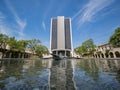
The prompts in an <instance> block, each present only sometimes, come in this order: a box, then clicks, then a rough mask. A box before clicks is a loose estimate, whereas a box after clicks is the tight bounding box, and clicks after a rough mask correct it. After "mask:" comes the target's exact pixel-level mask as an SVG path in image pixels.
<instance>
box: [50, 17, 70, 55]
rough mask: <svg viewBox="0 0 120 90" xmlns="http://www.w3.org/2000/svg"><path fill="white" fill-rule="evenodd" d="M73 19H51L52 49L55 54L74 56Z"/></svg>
mask: <svg viewBox="0 0 120 90" xmlns="http://www.w3.org/2000/svg"><path fill="white" fill-rule="evenodd" d="M71 31H72V30H71V19H70V18H64V16H58V17H57V18H52V19H51V35H50V49H51V52H52V53H53V54H56V55H59V56H64V57H70V56H71V55H72V34H71Z"/></svg>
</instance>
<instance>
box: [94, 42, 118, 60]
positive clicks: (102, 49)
mask: <svg viewBox="0 0 120 90" xmlns="http://www.w3.org/2000/svg"><path fill="white" fill-rule="evenodd" d="M93 56H94V57H95V58H120V47H118V48H114V47H112V45H110V44H109V43H108V42H107V43H103V44H100V45H98V46H97V47H96V52H95V53H94V55H93Z"/></svg>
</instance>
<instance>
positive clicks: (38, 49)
mask: <svg viewBox="0 0 120 90" xmlns="http://www.w3.org/2000/svg"><path fill="white" fill-rule="evenodd" d="M35 52H36V54H37V55H38V56H39V57H43V54H48V53H49V51H48V49H47V47H45V46H43V45H38V46H37V47H36V51H35Z"/></svg>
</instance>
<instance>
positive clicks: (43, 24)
mask: <svg viewBox="0 0 120 90" xmlns="http://www.w3.org/2000/svg"><path fill="white" fill-rule="evenodd" d="M42 27H43V29H44V30H46V25H45V22H44V21H43V22H42Z"/></svg>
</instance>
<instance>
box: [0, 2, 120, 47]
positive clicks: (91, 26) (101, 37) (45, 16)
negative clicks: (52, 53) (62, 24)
mask: <svg viewBox="0 0 120 90" xmlns="http://www.w3.org/2000/svg"><path fill="white" fill-rule="evenodd" d="M57 16H65V17H70V18H71V19H72V38H73V39H72V41H73V47H77V46H79V45H81V44H82V42H84V41H86V40H88V39H89V38H92V39H93V40H94V43H95V44H96V45H98V44H101V43H104V42H107V41H108V40H109V37H110V36H111V35H112V34H113V33H114V30H115V28H117V27H119V26H120V0H0V33H3V34H7V35H9V36H15V37H16V38H17V39H18V40H19V39H33V38H36V39H40V40H41V42H42V44H44V45H46V46H47V47H48V48H49V40H50V20H51V18H53V17H57Z"/></svg>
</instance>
